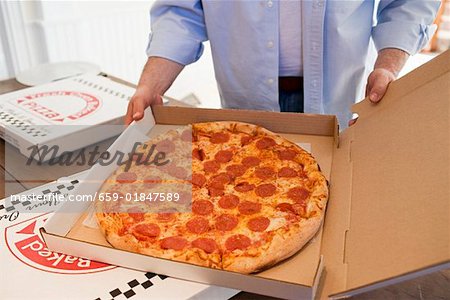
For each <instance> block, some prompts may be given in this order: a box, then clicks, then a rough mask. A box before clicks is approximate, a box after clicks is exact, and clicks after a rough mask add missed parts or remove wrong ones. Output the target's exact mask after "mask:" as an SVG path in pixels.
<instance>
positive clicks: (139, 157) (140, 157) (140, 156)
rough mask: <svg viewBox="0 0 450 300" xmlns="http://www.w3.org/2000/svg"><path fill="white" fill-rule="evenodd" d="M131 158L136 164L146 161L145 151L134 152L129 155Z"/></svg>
mask: <svg viewBox="0 0 450 300" xmlns="http://www.w3.org/2000/svg"><path fill="white" fill-rule="evenodd" d="M131 160H132V161H134V162H136V164H138V165H139V164H143V163H145V162H147V157H146V155H145V153H134V154H133V155H132V156H131Z"/></svg>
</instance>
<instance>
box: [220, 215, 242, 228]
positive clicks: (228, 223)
mask: <svg viewBox="0 0 450 300" xmlns="http://www.w3.org/2000/svg"><path fill="white" fill-rule="evenodd" d="M238 223H239V219H238V218H237V217H236V216H233V215H229V214H223V215H220V216H218V217H217V218H216V229H218V230H220V231H230V230H233V229H234V228H235V227H236V226H237V224H238Z"/></svg>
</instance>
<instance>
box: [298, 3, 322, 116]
mask: <svg viewBox="0 0 450 300" xmlns="http://www.w3.org/2000/svg"><path fill="white" fill-rule="evenodd" d="M325 6H326V1H325V0H314V1H303V6H302V10H303V23H302V27H303V28H302V31H303V41H302V43H303V76H304V88H305V90H304V93H305V104H304V105H305V112H309V113H323V104H322V97H323V51H324V49H323V29H324V17H325Z"/></svg>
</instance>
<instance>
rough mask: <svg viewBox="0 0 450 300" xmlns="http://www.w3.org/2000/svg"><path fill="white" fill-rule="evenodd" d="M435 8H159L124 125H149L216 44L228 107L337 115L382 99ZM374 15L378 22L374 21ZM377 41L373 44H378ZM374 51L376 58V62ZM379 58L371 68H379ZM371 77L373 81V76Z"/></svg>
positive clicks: (249, 1)
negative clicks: (147, 118)
mask: <svg viewBox="0 0 450 300" xmlns="http://www.w3.org/2000/svg"><path fill="white" fill-rule="evenodd" d="M439 4H440V1H439V0H422V1H417V0H389V1H388V0H381V1H373V0H365V1H362V0H361V1H356V0H352V1H339V0H312V1H309V0H308V1H289V0H280V1H276V0H266V1H255V0H242V1H237V0H232V1H218V0H211V1H207V0H203V1H200V0H178V1H177V0H161V1H157V2H156V3H155V4H154V6H153V7H152V10H151V22H152V33H151V35H150V41H149V45H148V49H147V54H148V56H149V59H148V61H147V64H146V66H145V67H144V70H143V72H142V75H141V79H140V81H139V84H138V87H137V90H136V93H135V95H134V96H133V98H132V99H131V101H130V103H129V106H128V111H127V116H126V119H125V122H126V123H127V124H129V123H130V122H132V121H133V120H139V119H141V118H142V117H143V111H144V109H145V108H146V107H147V106H149V105H152V104H160V103H161V97H160V95H163V94H164V93H165V91H166V90H167V89H168V88H169V87H170V85H171V84H172V83H173V81H174V80H175V78H176V77H177V75H178V74H179V73H180V72H181V70H182V69H183V67H184V66H185V65H187V64H190V63H192V62H195V61H196V60H198V59H199V58H200V56H201V54H202V50H203V45H202V42H203V41H206V40H208V39H209V40H210V43H211V49H212V56H213V61H214V68H215V74H216V79H217V82H218V86H219V91H220V94H221V100H222V105H223V107H225V108H245V109H261V110H271V111H280V109H281V111H296V112H305V113H319V114H335V115H337V116H338V119H339V122H340V124H341V126H345V125H347V122H348V121H349V120H350V119H351V111H350V107H351V105H352V104H353V103H354V102H355V101H356V100H359V99H361V98H362V97H363V95H364V87H365V91H366V95H368V96H369V99H370V100H371V101H372V102H374V103H376V102H378V101H380V100H381V98H382V97H383V95H384V93H385V92H386V89H387V86H388V84H389V83H390V82H392V81H393V80H394V79H395V78H396V77H397V75H398V73H399V72H400V70H401V68H402V67H403V65H404V64H405V62H406V60H407V59H408V57H409V55H413V54H415V53H417V52H418V51H420V50H421V49H422V48H423V47H424V46H425V45H426V43H427V42H428V40H429V39H430V38H431V36H432V35H433V33H434V30H435V28H434V26H433V25H430V24H432V22H433V20H434V17H435V14H436V12H437V10H438V8H439ZM374 15H375V20H374ZM372 41H373V43H372ZM373 44H374V46H375V47H376V50H377V51H378V56H376V55H373V53H372V52H373V51H374V50H375V49H373V48H374V47H373ZM375 57H377V58H376V62H375V64H374V63H373V61H374V59H373V58H375ZM368 69H372V72H371V73H370V75H369V76H368V78H367V83H366V84H364V83H365V78H366V76H367V73H368V72H367V70H368Z"/></svg>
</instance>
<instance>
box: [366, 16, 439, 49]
mask: <svg viewBox="0 0 450 300" xmlns="http://www.w3.org/2000/svg"><path fill="white" fill-rule="evenodd" d="M436 28H437V26H436V25H434V24H433V25H423V24H416V23H410V22H396V21H392V22H387V23H380V24H378V25H377V26H375V27H373V28H372V38H373V41H374V43H375V47H376V48H377V50H378V51H380V50H382V49H385V48H397V49H400V50H403V51H405V52H407V53H408V54H410V55H414V54H416V53H417V52H419V51H420V50H422V49H423V48H424V47H425V46H426V44H427V43H428V42H429V41H430V40H431V37H432V36H433V34H434V33H435V31H436Z"/></svg>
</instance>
